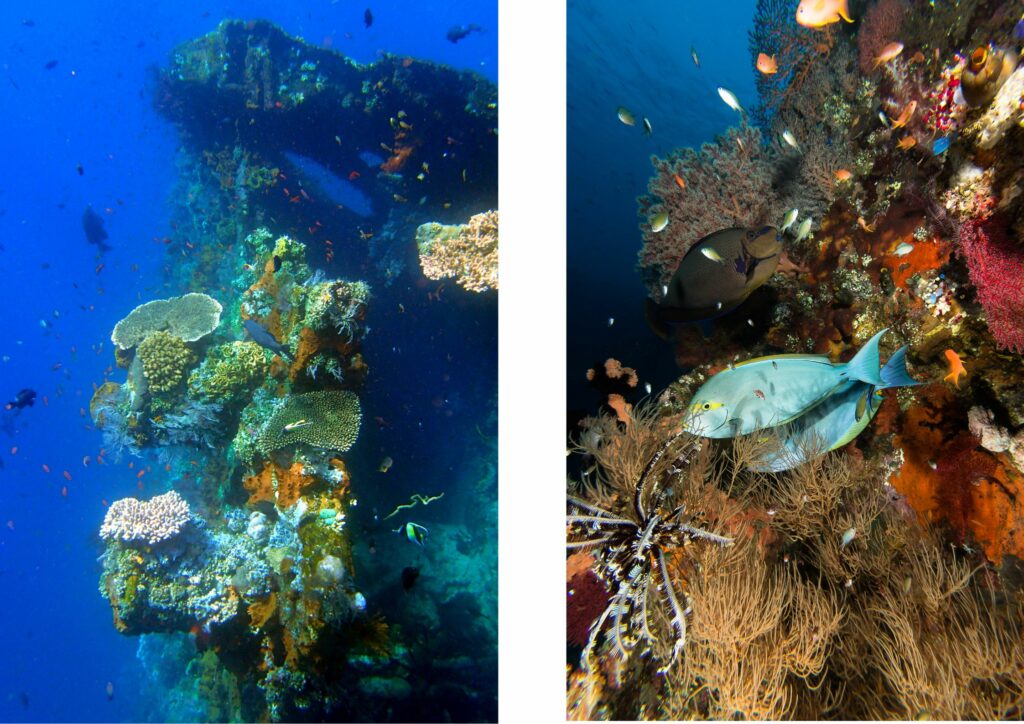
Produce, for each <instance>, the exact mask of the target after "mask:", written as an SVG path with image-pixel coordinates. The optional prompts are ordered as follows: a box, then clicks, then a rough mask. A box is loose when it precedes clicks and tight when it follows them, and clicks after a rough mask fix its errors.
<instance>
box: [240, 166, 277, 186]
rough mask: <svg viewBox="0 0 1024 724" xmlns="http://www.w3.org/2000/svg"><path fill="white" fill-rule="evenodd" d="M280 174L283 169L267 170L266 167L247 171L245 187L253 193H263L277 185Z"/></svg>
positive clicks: (257, 167)
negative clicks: (264, 190)
mask: <svg viewBox="0 0 1024 724" xmlns="http://www.w3.org/2000/svg"><path fill="white" fill-rule="evenodd" d="M279 173H281V169H278V168H267V167H266V166H256V167H254V168H249V169H246V172H245V185H246V186H247V187H248V188H250V189H252V190H253V191H262V190H263V189H265V188H270V187H271V186H273V185H274V184H276V183H277V176H278V174H279Z"/></svg>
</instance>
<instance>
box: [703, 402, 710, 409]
mask: <svg viewBox="0 0 1024 724" xmlns="http://www.w3.org/2000/svg"><path fill="white" fill-rule="evenodd" d="M702 409H705V410H710V409H711V403H710V402H705V403H704V405H703V408H702Z"/></svg>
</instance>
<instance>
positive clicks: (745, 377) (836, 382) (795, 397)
mask: <svg viewBox="0 0 1024 724" xmlns="http://www.w3.org/2000/svg"><path fill="white" fill-rule="evenodd" d="M885 331H886V330H884V329H883V330H882V331H881V332H879V333H878V334H876V335H875V336H874V337H872V338H871V339H869V340H868V341H867V343H865V344H864V346H863V347H861V348H860V350H858V352H857V354H856V355H855V356H854V357H853V359H852V360H850V361H849V362H845V363H842V362H840V363H835V362H832V361H831V360H830V359H829V358H828V357H826V356H824V355H810V354H780V355H773V356H770V357H758V358H756V359H752V360H747V361H746V362H740V363H739V364H736V365H732V366H730V367H728V368H727V369H724V370H722V371H721V372H719V373H718V374H716V375H714V376H713V377H711V379H709V380H708V381H707V382H705V383H704V384H703V385H701V387H700V389H699V390H697V392H696V394H695V395H694V396H693V400H691V402H690V406H689V409H688V416H687V418H686V420H685V421H684V424H683V426H684V427H685V428H686V430H687V431H688V432H692V433H694V434H696V435H701V436H703V437H712V438H727V437H736V436H738V435H749V434H750V433H752V432H754V431H756V430H762V429H764V428H768V427H776V426H778V425H785V424H787V423H789V422H792V421H793V420H795V419H797V418H798V417H800V416H801V415H804V414H806V413H808V412H809V411H810V410H811V408H813V407H814V406H815V405H818V404H821V403H822V401H824V400H825V398H827V397H828V396H829V395H832V394H834V393H836V392H838V391H840V390H842V389H844V388H845V387H846V385H847V384H848V383H850V382H852V381H857V382H865V383H867V384H870V385H874V386H875V387H883V386H885V383H884V381H883V379H882V377H881V376H880V370H879V361H878V342H879V340H880V339H881V337H882V335H883V334H884V333H885Z"/></svg>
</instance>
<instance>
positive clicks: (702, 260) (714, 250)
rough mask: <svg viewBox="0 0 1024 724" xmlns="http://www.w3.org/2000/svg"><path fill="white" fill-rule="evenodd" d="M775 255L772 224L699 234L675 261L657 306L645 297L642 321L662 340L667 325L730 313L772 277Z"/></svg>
mask: <svg viewBox="0 0 1024 724" xmlns="http://www.w3.org/2000/svg"><path fill="white" fill-rule="evenodd" d="M781 251H782V243H781V241H780V237H779V232H778V230H777V229H776V228H775V227H774V226H764V227H761V228H754V229H745V228H739V227H734V228H730V229H722V230H721V231H716V232H715V233H713V234H709V235H708V236H705V237H704V238H703V239H701V240H700V241H698V242H697V243H696V244H694V245H693V246H692V247H691V248H690V250H689V251H688V252H686V256H684V257H683V259H682V261H680V262H679V266H678V267H677V268H676V271H675V274H673V275H672V279H671V281H669V283H668V284H667V285H666V287H664V288H663V291H664V292H665V293H664V294H663V295H662V300H661V303H660V304H656V303H654V302H653V301H651V300H650V299H648V303H647V319H648V322H649V323H650V325H651V327H652V328H653V329H654V331H655V332H656V333H657V334H658V335H659V336H661V337H666V338H667V337H668V335H669V332H670V331H671V325H673V324H690V323H694V322H703V321H707V320H711V319H714V318H715V317H718V316H721V315H722V314H726V313H728V312H730V311H732V310H733V309H735V308H736V307H738V306H739V305H740V304H741V303H742V302H743V301H744V300H745V299H746V298H747V297H748V296H750V294H751V293H752V292H753V291H754V290H755V289H757V288H758V287H760V286H761V285H762V284H764V283H765V282H766V281H767V280H768V277H770V276H771V275H772V274H774V273H775V268H776V267H777V266H778V264H779V254H780V252H781Z"/></svg>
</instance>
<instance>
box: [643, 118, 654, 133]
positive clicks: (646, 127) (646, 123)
mask: <svg viewBox="0 0 1024 724" xmlns="http://www.w3.org/2000/svg"><path fill="white" fill-rule="evenodd" d="M643 123H644V135H645V136H649V135H651V133H653V132H654V129H653V128H651V122H650V121H649V120H647V118H644V120H643Z"/></svg>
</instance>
